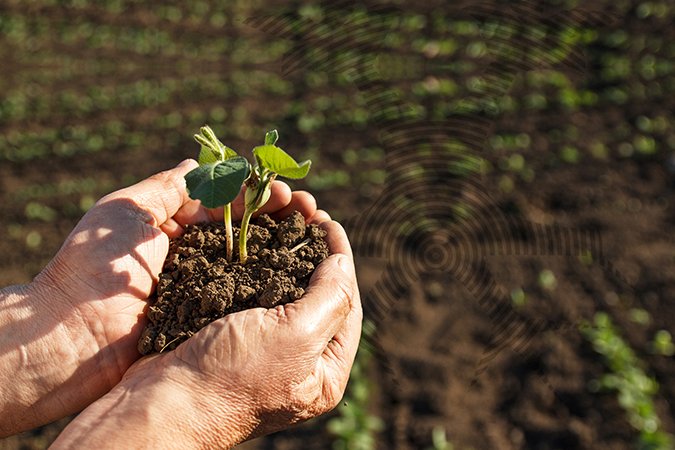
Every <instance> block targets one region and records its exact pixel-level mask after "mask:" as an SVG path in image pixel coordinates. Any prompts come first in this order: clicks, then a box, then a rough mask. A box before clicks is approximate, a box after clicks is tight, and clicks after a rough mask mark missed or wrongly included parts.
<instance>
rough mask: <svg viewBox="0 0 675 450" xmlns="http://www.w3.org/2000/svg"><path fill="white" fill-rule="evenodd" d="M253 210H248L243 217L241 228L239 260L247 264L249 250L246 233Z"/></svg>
mask: <svg viewBox="0 0 675 450" xmlns="http://www.w3.org/2000/svg"><path fill="white" fill-rule="evenodd" d="M252 215H253V211H249V210H246V211H245V212H244V217H243V218H242V219H241V229H240V230H239V262H240V263H242V264H246V259H248V252H247V251H246V235H247V234H248V223H249V221H250V220H251V216H252Z"/></svg>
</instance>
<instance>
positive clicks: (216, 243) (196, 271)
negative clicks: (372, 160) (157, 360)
mask: <svg viewBox="0 0 675 450" xmlns="http://www.w3.org/2000/svg"><path fill="white" fill-rule="evenodd" d="M325 236H326V232H325V231H324V230H322V229H321V228H319V227H318V226H317V225H314V224H311V225H306V224H305V219H304V217H303V216H302V214H300V213H299V212H297V211H296V212H294V213H293V214H291V215H290V216H289V217H288V218H286V219H284V220H283V221H281V222H279V223H276V222H275V221H274V220H273V219H272V218H270V217H269V216H267V215H266V214H263V215H261V216H260V217H258V218H257V219H254V220H253V221H252V222H251V224H250V225H249V238H248V245H247V248H248V260H247V262H246V264H245V265H241V264H239V255H238V250H237V248H236V247H237V245H235V246H234V247H235V251H234V255H233V258H232V262H231V263H228V262H227V260H226V259H225V251H226V250H225V226H224V225H223V224H222V223H204V224H199V225H190V226H188V227H187V228H186V230H185V233H184V234H183V235H182V236H180V237H179V238H177V239H172V240H171V244H170V247H169V254H168V256H167V258H166V261H165V262H164V269H163V271H162V273H161V274H160V275H159V282H158V283H157V293H156V298H155V300H154V302H153V303H152V304H151V306H150V307H149V310H148V324H147V326H146V327H145V329H144V330H143V333H142V335H141V339H140V340H139V342H138V351H139V352H140V353H141V354H144V355H147V354H149V353H153V352H162V351H166V350H172V349H174V348H176V347H177V346H178V345H179V344H180V343H181V342H183V341H185V340H186V339H188V338H189V337H190V336H192V335H193V334H195V333H196V332H197V331H199V330H200V329H202V328H203V327H205V326H206V325H208V324H209V323H211V322H213V321H214V320H216V319H220V318H221V317H223V316H225V315H227V314H230V313H234V312H237V311H242V310H244V309H249V308H255V307H259V306H262V307H264V308H272V307H274V306H276V305H283V304H285V303H289V302H292V301H294V300H297V299H299V298H300V297H302V295H303V294H304V293H305V288H306V287H307V285H308V283H309V279H310V277H311V275H312V273H313V272H314V269H315V268H316V266H317V265H318V264H319V263H321V261H323V260H324V259H326V257H327V256H328V245H327V244H326V241H325V240H324V237H325ZM238 238H239V229H238V228H237V227H235V228H234V239H235V243H236V242H237V240H238Z"/></svg>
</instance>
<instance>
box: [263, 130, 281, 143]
mask: <svg viewBox="0 0 675 450" xmlns="http://www.w3.org/2000/svg"><path fill="white" fill-rule="evenodd" d="M278 140H279V132H278V131H277V130H272V131H268V132H267V133H265V145H274V144H276V143H277V141H278Z"/></svg>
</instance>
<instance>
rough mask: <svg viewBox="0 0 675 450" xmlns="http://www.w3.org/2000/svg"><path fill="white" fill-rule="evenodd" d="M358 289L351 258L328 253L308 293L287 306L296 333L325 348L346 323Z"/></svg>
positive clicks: (313, 276) (311, 282)
mask: <svg viewBox="0 0 675 450" xmlns="http://www.w3.org/2000/svg"><path fill="white" fill-rule="evenodd" d="M356 292H357V286H356V280H355V278H354V275H353V263H352V261H351V258H349V257H347V256H345V255H339V254H338V255H331V256H330V257H328V258H327V259H326V260H324V261H323V262H322V263H321V264H319V266H318V267H317V269H316V271H315V272H314V274H313V275H312V278H311V279H310V281H309V288H308V289H307V291H306V292H305V295H303V296H302V297H301V298H300V299H299V300H296V301H295V302H294V303H289V304H287V305H285V306H284V310H285V315H286V317H287V318H288V323H289V325H290V326H291V327H292V328H293V329H294V330H295V336H297V337H298V338H300V339H305V340H306V341H307V342H316V343H317V345H318V346H319V351H320V352H323V350H324V349H325V346H326V343H327V342H328V341H330V340H331V338H332V337H333V336H335V334H336V333H337V332H338V331H339V330H340V329H341V328H342V327H343V324H344V323H345V320H346V319H347V316H348V314H349V312H350V310H351V308H352V296H353V295H354V294H355V293H356Z"/></svg>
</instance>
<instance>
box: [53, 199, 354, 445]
mask: <svg viewBox="0 0 675 450" xmlns="http://www.w3.org/2000/svg"><path fill="white" fill-rule="evenodd" d="M319 214H320V215H321V217H320V218H319V221H322V222H323V223H321V224H320V226H321V227H323V228H324V229H325V230H326V231H327V241H328V244H329V248H330V252H331V256H330V257H328V258H327V259H326V260H325V261H324V262H322V263H321V264H320V265H319V266H318V267H317V269H316V271H315V273H314V274H313V276H312V278H311V280H310V283H309V287H308V289H307V291H306V293H305V295H304V296H303V297H302V298H300V299H299V300H296V301H295V302H293V303H289V304H286V305H280V306H277V307H275V308H273V309H265V308H254V309H250V310H246V311H241V312H238V313H235V314H231V315H228V316H226V317H224V318H222V319H219V320H217V321H215V322H213V323H211V324H209V325H207V326H206V327H204V328H203V329H201V330H200V331H199V332H198V333H197V334H195V335H194V336H193V337H191V338H190V339H188V340H187V341H186V342H184V343H183V344H181V345H180V346H179V347H178V348H177V349H176V350H174V351H172V352H168V353H164V354H156V355H153V356H150V357H147V358H143V359H142V360H141V361H139V362H137V363H136V364H135V365H134V366H132V367H131V368H130V369H129V371H127V373H126V374H125V376H124V379H123V380H122V381H121V382H120V384H119V385H117V386H116V387H115V388H114V389H113V390H112V391H111V392H110V393H108V394H107V395H106V396H105V397H103V398H102V399H101V400H99V401H97V402H95V403H94V404H92V405H91V406H90V407H89V408H88V409H87V410H85V411H84V412H83V413H82V414H81V415H80V416H78V418H77V419H76V420H75V421H73V422H72V423H71V425H69V426H68V428H66V430H65V431H64V432H63V434H62V435H61V436H60V437H59V440H58V441H57V445H56V448H60V446H63V447H64V448H69V447H71V446H74V445H85V444H86V445H88V446H90V445H96V446H100V445H102V446H103V447H104V448H105V447H106V436H107V435H108V433H109V429H107V428H106V426H105V424H109V423H111V422H112V423H114V424H115V427H117V430H118V431H120V430H121V431H120V434H121V435H124V436H130V439H131V441H130V442H133V443H134V446H135V447H137V448H152V447H157V446H161V447H162V448H225V447H230V446H233V445H235V444H237V443H239V442H242V441H244V440H246V439H249V438H251V437H254V436H258V435H262V434H266V433H270V432H273V431H277V430H280V429H283V428H286V427H288V426H289V425H291V424H294V423H297V422H299V421H303V420H306V419H309V418H311V417H315V416H317V415H319V414H322V413H324V412H326V411H328V410H330V409H332V408H333V407H335V406H336V405H337V404H338V402H339V401H340V399H341V398H342V395H343V393H344V390H345V387H346V384H347V380H348V377H349V372H350V369H351V366H352V363H353V361H354V357H355V354H356V351H357V347H358V342H359V337H360V333H361V321H362V310H361V303H360V298H359V293H358V286H357V283H356V276H355V272H354V265H353V258H352V253H351V249H350V246H349V242H348V240H347V236H346V235H345V233H344V230H343V229H342V227H341V226H340V225H339V224H338V223H337V222H332V221H329V220H327V219H328V217H327V215H325V213H323V212H321V213H319ZM324 220H325V221H324ZM102 424H103V426H102ZM153 430H154V431H153ZM119 443H120V442H119V441H118V442H117V444H119Z"/></svg>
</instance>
